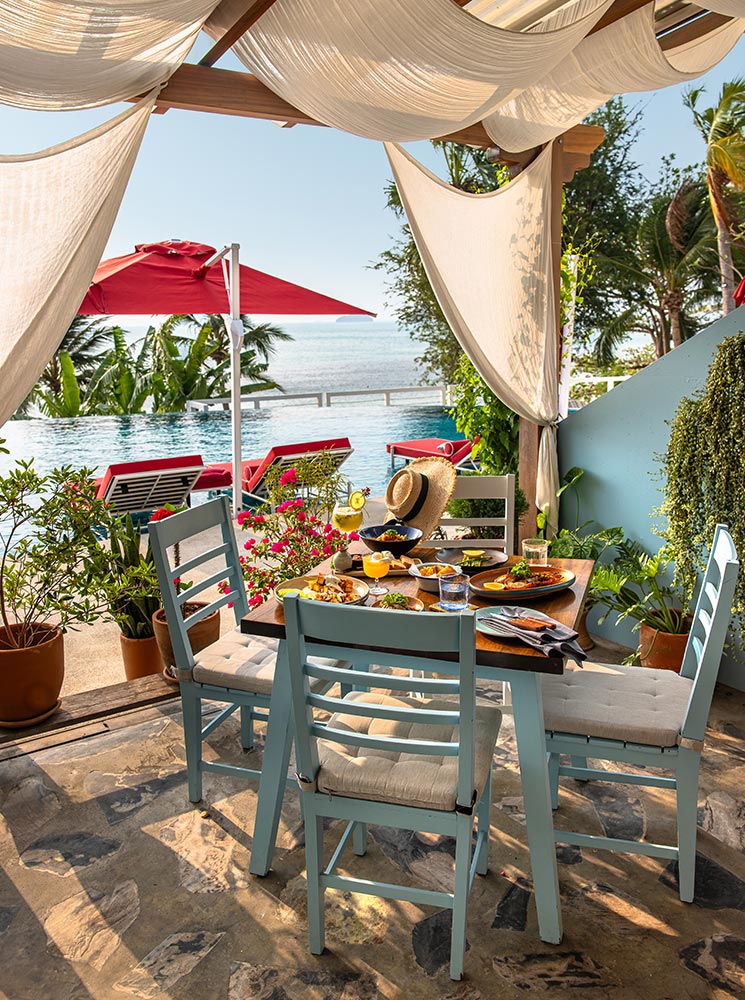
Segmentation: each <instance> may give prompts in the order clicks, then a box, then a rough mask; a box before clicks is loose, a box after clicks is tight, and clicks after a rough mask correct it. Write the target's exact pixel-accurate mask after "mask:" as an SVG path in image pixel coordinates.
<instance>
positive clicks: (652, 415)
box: [559, 307, 745, 689]
mask: <svg viewBox="0 0 745 1000" xmlns="http://www.w3.org/2000/svg"><path fill="white" fill-rule="evenodd" d="M744 330H745V307H741V308H740V309H736V310H735V312H734V313H731V314H730V315H729V316H727V317H726V318H725V319H721V320H718V321H717V322H716V323H714V324H713V325H712V326H710V327H708V328H707V329H706V330H704V331H702V332H701V333H699V334H698V335H697V336H696V337H694V338H693V339H692V340H689V341H687V342H686V343H684V344H682V345H681V346H680V347H678V348H676V350H674V351H672V353H670V354H668V355H667V356H666V357H664V358H660V360H659V361H656V362H655V363H654V364H652V365H650V366H649V367H648V368H645V369H644V371H642V372H639V374H638V375H634V376H633V377H632V378H630V379H628V380H627V381H626V382H623V383H621V384H620V385H617V386H616V388H615V389H613V390H612V391H611V392H609V393H607V394H606V395H604V396H601V397H600V399H597V400H595V401H594V402H592V403H590V404H588V405H587V406H585V407H583V408H582V409H581V410H578V411H577V412H576V413H571V414H570V415H569V416H568V417H567V419H566V420H564V421H562V423H561V424H560V426H559V463H560V468H561V474H562V475H563V474H564V473H565V472H566V471H567V469H570V468H572V466H575V465H578V466H580V468H582V469H584V470H585V475H584V476H583V478H582V482H581V508H580V516H581V520H582V521H589V520H593V521H596V522H597V523H598V524H600V525H602V526H603V527H606V528H607V527H612V526H614V525H621V526H622V527H623V528H625V530H626V534H627V536H628V537H630V538H636V539H638V541H640V542H641V543H642V545H644V546H645V547H646V548H647V549H648V550H650V551H653V552H655V551H656V550H657V549H658V548H659V546H660V544H661V539H660V538H659V537H658V536H657V535H655V534H654V532H653V527H654V526H655V524H656V525H657V526H658V527H662V526H663V522H662V521H661V519H660V518H652V517H651V516H650V515H651V513H652V511H653V509H654V508H655V507H658V506H659V504H660V503H661V501H662V493H661V487H662V480H661V478H660V475H659V472H660V466H659V462H658V460H657V456H658V455H660V454H661V453H663V452H664V451H665V449H666V447H667V442H668V438H669V435H670V428H669V422H670V420H672V418H673V416H674V414H675V410H676V409H677V407H678V404H679V403H680V400H681V399H682V398H683V397H684V396H689V395H691V394H692V393H694V392H696V390H698V389H700V388H701V387H702V385H703V383H704V382H705V380H706V376H707V373H708V369H709V365H710V364H711V361H712V359H713V357H714V354H715V353H716V348H717V345H718V344H719V342H720V341H721V340H723V339H724V338H725V337H731V336H733V335H734V334H736V333H741V332H743V331H744ZM566 496H567V494H564V497H566ZM561 517H562V523H563V524H565V525H566V526H567V527H572V526H573V525H574V518H575V509H574V502H573V498H571V497H569V498H568V499H567V500H566V502H565V503H564V504H563V507H562V512H561ZM743 556H745V553H741V557H743ZM743 572H745V570H743ZM613 618H614V616H613V615H611V616H610V617H609V620H608V621H607V622H606V623H605V624H604V625H603V626H598V625H597V612H593V613H591V616H590V628H591V630H592V631H596V632H598V633H599V634H601V635H604V636H607V637H608V638H610V639H615V640H616V641H618V642H623V643H626V644H628V645H636V641H637V640H636V638H635V637H634V636H633V635H632V633H631V629H630V627H628V626H626V624H625V623H624V624H622V625H621V626H618V627H616V626H615V625H614V624H613V623H612V619H613ZM738 673H739V672H738ZM743 673H744V676H743V679H742V681H739V680H738V678H737V676H736V675H735V673H734V670H733V669H732V665H731V664H727V663H724V664H723V666H722V671H721V672H720V677H721V679H722V680H724V681H726V682H727V683H729V684H733V685H734V686H736V687H739V688H741V689H745V672H743Z"/></svg>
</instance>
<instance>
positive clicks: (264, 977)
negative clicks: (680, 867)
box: [0, 688, 745, 1000]
mask: <svg viewBox="0 0 745 1000" xmlns="http://www.w3.org/2000/svg"><path fill="white" fill-rule="evenodd" d="M114 725H119V728H116V729H112V731H111V732H110V733H106V734H104V735H97V736H93V737H90V738H88V739H73V738H72V737H71V736H69V735H68V736H67V737H66V738H67V739H68V740H71V742H66V743H64V742H60V745H57V746H54V747H50V748H48V749H44V750H37V751H35V752H33V753H23V752H21V751H20V750H19V752H18V755H17V756H15V757H14V758H13V759H9V760H4V761H3V762H1V763H0V959H1V960H0V997H7V998H8V1000H40V998H44V1000H47V998H49V1000H85V998H95V1000H116V997H121V998H122V1000H126V998H127V997H129V998H141V1000H150V998H153V1000H156V998H161V997H170V998H173V1000H197V998H198V1000H203V998H209V1000H373V998H377V997H387V998H388V997H403V998H407V1000H408V998H411V1000H419V998H422V1000H433V998H435V997H437V998H444V1000H491V998H493V997H500V998H505V1000H513V998H514V1000H517V998H522V997H525V996H526V994H527V993H528V992H530V991H532V992H537V993H539V994H553V995H556V996H562V995H567V994H568V991H569V990H577V989H581V990H582V997H583V998H586V1000H596V998H598V1000H599V998H613V1000H615V998H619V1000H642V998H644V1000H704V998H715V1000H723V998H725V997H736V998H742V997H745V856H743V845H745V791H744V789H745V696H744V695H743V694H741V693H740V692H736V691H732V690H731V689H727V688H720V689H718V691H717V694H716V696H715V699H714V707H713V710H712V715H711V720H710V733H709V738H708V740H707V745H706V748H705V751H704V756H703V768H702V778H701V788H700V795H699V805H700V809H699V819H700V824H701V831H700V835H699V860H698V870H697V884H696V900H695V902H694V903H693V904H690V905H687V904H684V903H681V902H680V900H679V899H678V896H677V889H676V885H677V883H676V870H675V865H671V864H667V863H665V862H663V861H659V860H654V859H651V858H644V857H633V856H630V855H620V854H609V853H601V852H592V851H588V850H585V849H582V850H580V849H579V848H576V847H568V846H566V845H558V847H557V855H558V860H559V878H560V883H561V893H562V906H563V913H564V927H565V934H564V940H563V942H562V944H561V945H558V946H551V945H547V944H544V943H542V942H541V941H540V939H539V938H538V936H537V932H536V917H535V906H534V901H533V896H532V886H531V879H530V867H529V863H528V855H527V850H526V845H525V823H524V815H523V803H522V796H521V790H520V784H519V775H518V773H517V767H516V758H515V749H514V738H513V735H512V727H511V722H510V720H509V719H508V718H506V719H505V722H504V724H503V730H502V733H501V734H500V742H499V745H498V748H497V752H496V754H495V763H496V765H497V769H496V770H495V782H494V805H495V808H494V809H493V817H492V836H491V866H490V871H489V874H488V875H487V876H486V877H485V878H477V879H476V881H475V883H474V889H473V894H472V898H471V908H470V915H469V924H468V952H467V956H466V979H465V980H464V981H463V982H462V983H452V982H451V981H450V980H449V979H448V976H447V961H448V947H449V929H450V912H449V911H438V910H435V909H433V908H427V907H417V906H414V905H413V904H409V903H401V902H394V901H386V900H378V899H375V898H372V897H363V896H351V895H349V894H339V893H333V892H329V893H328V894H327V897H328V917H327V926H328V932H327V943H328V948H327V952H326V953H325V954H324V955H323V956H321V957H314V956H311V955H310V953H309V952H308V950H307V945H306V931H307V923H306V908H305V883H304V874H303V871H304V858H303V846H302V823H301V819H300V809H299V803H298V798H297V795H296V794H294V792H293V791H292V790H289V791H288V794H287V797H286V802H285V807H284V810H283V814H282V821H281V825H280V833H279V849H278V851H277V856H276V861H275V865H274V868H273V870H272V871H271V872H270V873H269V875H268V876H267V877H266V878H264V879H258V878H254V877H253V876H251V875H249V874H248V861H249V857H250V851H251V831H252V828H253V821H254V814H255V808H256V787H255V785H251V784H248V783H243V782H240V781H238V780H236V779H230V778H224V777H218V776H216V775H207V776H206V778H205V798H204V801H203V803H201V804H200V805H199V807H193V806H191V805H190V804H189V803H188V801H187V797H186V772H185V767H184V756H183V747H182V740H181V720H180V713H179V707H178V702H174V703H168V704H166V705H165V706H162V707H160V708H158V709H152V708H151V709H148V710H144V711H142V712H140V713H136V714H134V715H132V716H131V717H129V720H128V721H127V723H126V724H124V723H123V722H122V721H120V722H119V723H112V727H113V726H114ZM262 736H263V732H262V730H261V728H259V730H258V733H257V741H256V749H255V750H254V751H252V753H251V756H252V757H253V758H254V759H256V760H257V761H259V762H260V759H261V754H262V745H263V744H262ZM56 738H57V739H58V740H60V741H61V740H63V739H64V738H65V737H63V736H62V735H61V734H60V735H59V736H57V737H56ZM207 753H208V754H209V755H210V756H217V755H220V756H222V757H223V758H225V759H227V760H232V761H234V762H239V761H240V760H241V758H242V757H243V752H242V751H241V750H240V747H239V741H238V732H237V723H235V724H234V723H233V721H232V720H230V721H228V722H227V723H226V724H225V725H224V726H223V727H222V728H221V729H220V730H218V731H217V732H216V733H215V734H213V737H212V738H211V740H210V749H209V750H208V751H207ZM560 801H561V806H560V810H559V816H558V818H557V823H559V822H560V823H561V825H562V826H574V827H575V828H578V829H582V830H585V831H587V832H597V833H606V834H610V835H613V836H623V837H638V836H644V837H646V838H647V839H650V840H655V841H664V840H668V841H669V840H670V838H672V837H673V836H674V807H673V798H672V795H671V793H670V792H668V791H665V790H659V789H647V790H645V789H638V788H633V787H630V786H627V787H626V788H624V787H623V786H618V788H612V787H602V786H599V785H592V784H580V783H578V782H575V781H570V780H566V781H562V787H561V795H560ZM338 834H339V827H338V825H334V824H332V825H330V826H329V828H328V830H327V838H328V841H327V844H328V846H330V845H331V843H332V842H334V840H335V838H336V837H337V836H338ZM370 834H371V835H370V837H369V850H368V854H367V856H366V857H365V858H356V857H354V855H352V854H351V852H350V854H349V855H348V856H345V858H344V860H343V862H342V868H344V869H345V870H347V871H353V872H355V873H359V874H360V875H361V876H362V877H366V876H368V877H372V876H374V877H376V878H382V879H384V880H385V881H402V882H404V883H407V884H414V883H420V884H424V885H426V886H430V887H433V888H441V887H442V886H447V885H448V883H449V880H450V878H451V875H452V869H453V853H454V852H453V847H454V845H453V842H452V841H451V840H450V839H449V838H446V837H437V836H429V835H424V834H416V833H410V832H407V831H397V830H391V829H386V828H377V829H372V830H371V831H370Z"/></svg>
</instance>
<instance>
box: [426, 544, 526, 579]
mask: <svg viewBox="0 0 745 1000" xmlns="http://www.w3.org/2000/svg"><path fill="white" fill-rule="evenodd" d="M473 547H474V549H477V548H478V545H476V544H474V546H473ZM463 551H464V550H463V549H442V550H441V551H440V552H438V553H437V556H436V559H437V561H438V562H442V563H450V564H451V565H453V566H458V567H460V568H461V569H462V571H463V572H464V573H481V572H482V570H485V569H493V568H494V567H495V566H501V565H502V564H503V563H506V562H507V560H508V559H509V556H508V555H507V553H506V552H502V550H501V549H484V550H483V552H484V554H483V556H482V557H481V562H480V563H479V565H478V566H463V567H461V565H460V564H461V563H462V562H463V558H464V557H463Z"/></svg>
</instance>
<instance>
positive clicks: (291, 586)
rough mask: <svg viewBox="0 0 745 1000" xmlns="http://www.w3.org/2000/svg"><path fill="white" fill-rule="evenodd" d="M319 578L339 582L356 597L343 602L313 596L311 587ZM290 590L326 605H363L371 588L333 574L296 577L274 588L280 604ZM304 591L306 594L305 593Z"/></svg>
mask: <svg viewBox="0 0 745 1000" xmlns="http://www.w3.org/2000/svg"><path fill="white" fill-rule="evenodd" d="M319 577H320V578H321V579H322V580H332V581H333V580H338V581H339V583H340V584H341V586H342V587H343V588H344V589H346V590H347V591H348V593H349V595H354V596H353V597H351V599H347V600H343V601H333V600H329V599H328V597H324V596H318V597H313V596H311V592H310V587H311V585H313V584H315V585H317V583H318V580H319ZM330 589H331V588H329V590H330ZM288 590H289V591H296V592H298V593H299V594H300V596H301V597H303V598H306V599H308V600H312V601H323V602H324V603H326V604H362V603H363V602H364V601H365V599H366V598H367V595H368V593H369V591H370V588H369V587H368V586H367V584H366V583H365V581H364V580H355V579H353V578H352V577H351V576H336V575H334V574H333V573H309V574H308V576H295V577H293V578H292V579H291V580H283V581H282V583H278V584H277V586H276V587H275V588H274V596H275V597H276V598H277V600H278V601H279V602H280V604H281V603H282V599H283V598H284V597H285V595H286V592H287V591H288ZM304 591H305V593H303V592H304ZM324 593H325V594H328V593H329V591H328V590H327V591H323V592H321V594H322V595H323V594H324Z"/></svg>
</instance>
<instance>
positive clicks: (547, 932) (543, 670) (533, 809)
mask: <svg viewBox="0 0 745 1000" xmlns="http://www.w3.org/2000/svg"><path fill="white" fill-rule="evenodd" d="M358 546H361V543H357V546H355V545H353V546H352V550H353V551H354V549H355V548H357V551H363V550H364V547H358ZM411 555H412V556H414V557H416V558H419V559H421V560H422V561H423V562H427V561H434V557H435V552H434V550H431V549H421V550H415V551H413V552H412V553H411ZM515 562H517V557H515V556H511V557H510V560H509V564H508V565H512V564H514V563H515ZM550 565H551V566H552V567H555V568H557V569H563V570H570V571H571V572H572V573H573V574H574V575H575V578H576V579H575V581H574V583H573V584H572V586H571V587H569V588H568V589H566V590H562V591H559V592H555V593H552V594H548V595H546V596H543V597H534V598H533V599H530V600H526V599H525V597H523V598H522V599H520V598H519V597H517V596H513V597H512V598H511V599H510V600H509V601H504V600H500V601H496V600H487V599H482V598H480V597H478V596H476V595H475V594H473V593H472V594H471V596H470V598H469V599H470V601H471V604H472V606H476V607H494V606H497V605H499V604H505V603H509V604H514V605H523V604H524V605H525V606H526V607H531V608H535V609H536V610H537V611H542V612H543V613H544V614H547V615H549V616H550V617H552V618H555V619H556V621H558V622H561V623H562V624H563V625H567V626H569V627H570V628H574V627H576V625H577V622H578V621H579V618H580V615H581V614H582V610H583V606H584V602H585V597H586V594H587V587H588V583H589V580H590V574H591V572H592V568H593V565H594V564H593V562H592V560H587V559H551V560H550ZM317 572H320V573H327V572H330V561H329V560H327V561H326V562H324V563H321V564H320V565H319V566H317V567H316V568H315V569H313V570H311V571H310V573H309V575H313V574H314V573H317ZM384 584H385V585H386V586H387V587H388V589H389V591H395V592H399V593H402V594H404V595H406V596H407V597H418V598H420V599H421V600H422V601H423V602H424V605H425V612H426V611H428V610H429V609H430V608H431V607H432V605H434V604H436V603H437V602H438V600H439V595H438V594H436V593H430V592H428V591H425V590H422V589H421V588H420V587H419V584H418V581H417V580H416V578H415V577H412V576H408V575H406V576H392V575H391V576H388V577H385V578H384ZM368 603H373V599H372V598H369V599H368ZM241 631H242V632H244V633H246V634H249V635H260V636H266V637H269V638H273V639H278V640H279V648H278V654H277V666H276V668H275V677H274V686H273V689H272V697H271V703H270V707H269V721H268V723H267V732H266V744H265V749H264V761H263V767H262V771H261V779H260V783H259V800H258V805H257V810H256V823H255V827H254V835H253V845H252V849H251V862H250V871H251V873H252V874H254V875H266V873H267V872H268V871H269V868H270V867H271V863H272V857H273V854H274V845H275V841H276V837H277V829H278V825H279V817H280V811H281V808H282V800H283V797H284V789H285V784H286V775H287V768H288V764H289V758H290V750H291V745H292V740H293V735H294V724H293V720H292V709H291V704H290V680H289V664H288V659H287V648H286V646H287V643H286V633H285V621H284V614H283V609H282V603H281V602H280V601H278V600H276V598H274V597H272V598H270V599H269V600H268V601H266V602H265V603H264V604H262V605H261V606H260V607H259V608H257V609H255V610H253V611H251V612H250V613H249V614H248V615H246V616H245V617H244V618H243V619H242V620H241ZM308 641H309V640H307V639H306V642H308ZM381 648H384V647H383V646H381ZM407 653H408V655H409V656H411V655H412V653H411V651H407ZM422 655H423V656H424V655H425V654H422ZM476 664H477V674H478V677H479V678H482V679H483V680H488V681H503V682H505V681H506V682H507V683H509V685H510V692H511V697H512V709H513V712H514V723H515V739H516V742H517V754H518V762H519V767H520V780H521V782H522V790H523V798H524V803H525V806H524V811H525V821H526V830H527V838H528V849H529V852H530V864H531V870H532V875H533V890H534V894H535V901H536V910H537V916H538V929H539V934H540V937H541V939H542V940H543V941H546V942H548V943H551V944H558V943H559V942H560V941H561V937H562V924H561V905H560V900H559V880H558V873H557V867H556V850H555V846H554V828H553V817H552V812H551V796H550V792H549V781H548V766H547V761H546V747H545V737H544V725H543V703H542V699H541V674H561V673H562V672H563V670H564V658H563V657H561V656H546V655H544V654H543V653H542V652H540V651H539V650H536V649H533V648H531V647H529V646H526V645H524V644H523V643H521V642H520V641H519V640H514V641H513V640H508V641H506V642H501V641H499V640H498V639H496V638H490V637H489V636H486V635H484V634H483V633H481V632H477V633H476Z"/></svg>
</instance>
